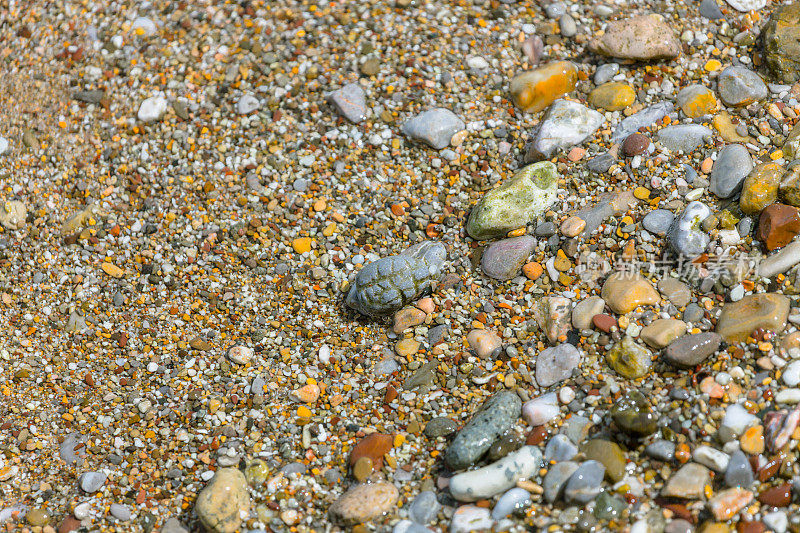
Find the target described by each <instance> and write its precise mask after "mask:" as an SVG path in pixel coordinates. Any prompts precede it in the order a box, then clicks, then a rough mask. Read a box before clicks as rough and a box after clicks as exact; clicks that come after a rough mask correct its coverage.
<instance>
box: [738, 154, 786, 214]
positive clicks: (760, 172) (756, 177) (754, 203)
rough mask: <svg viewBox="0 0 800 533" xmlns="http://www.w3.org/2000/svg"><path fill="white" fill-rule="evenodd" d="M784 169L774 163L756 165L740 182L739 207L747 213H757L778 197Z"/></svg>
mask: <svg viewBox="0 0 800 533" xmlns="http://www.w3.org/2000/svg"><path fill="white" fill-rule="evenodd" d="M783 173H784V169H783V167H781V166H780V165H778V164H776V163H761V164H759V165H756V166H755V168H753V170H751V171H750V173H749V174H748V175H747V177H746V178H745V180H744V182H743V183H742V196H741V198H740V199H739V208H740V209H741V210H742V212H743V213H745V214H747V215H757V214H759V213H761V211H762V210H763V209H764V208H765V207H767V206H768V205H770V204H773V203H775V201H776V200H777V199H778V184H780V181H781V177H782V176H783Z"/></svg>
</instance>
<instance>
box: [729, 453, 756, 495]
mask: <svg viewBox="0 0 800 533" xmlns="http://www.w3.org/2000/svg"><path fill="white" fill-rule="evenodd" d="M753 481H755V476H754V475H753V469H752V467H751V466H750V461H749V460H748V459H747V456H746V455H745V454H744V452H743V451H741V450H736V451H735V452H733V453H732V454H731V458H730V461H728V467H727V468H726V469H725V484H726V485H728V486H729V487H744V488H749V487H750V486H751V485H752V484H753Z"/></svg>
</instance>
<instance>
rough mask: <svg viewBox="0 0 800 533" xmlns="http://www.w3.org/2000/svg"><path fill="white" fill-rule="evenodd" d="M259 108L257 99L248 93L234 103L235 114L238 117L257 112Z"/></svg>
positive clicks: (259, 104)
mask: <svg viewBox="0 0 800 533" xmlns="http://www.w3.org/2000/svg"><path fill="white" fill-rule="evenodd" d="M259 107H261V102H259V101H258V98H256V97H255V96H254V95H252V94H250V93H246V94H243V95H242V96H241V98H239V100H238V101H237V102H236V113H238V114H240V115H249V114H250V113H252V112H254V111H256V110H258V108H259Z"/></svg>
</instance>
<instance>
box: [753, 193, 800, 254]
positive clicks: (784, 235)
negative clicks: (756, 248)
mask: <svg viewBox="0 0 800 533" xmlns="http://www.w3.org/2000/svg"><path fill="white" fill-rule="evenodd" d="M798 233H800V211H798V209H796V208H794V207H791V206H788V205H783V204H772V205H770V206H767V207H766V208H765V209H764V210H763V211H762V212H761V216H760V217H759V218H758V230H757V231H756V237H757V238H758V240H760V241H761V242H763V243H764V246H766V247H767V250H770V251H772V250H775V249H776V248H781V247H783V246H786V245H787V244H789V243H790V242H792V240H793V239H794V238H795V237H796V236H797V234H798Z"/></svg>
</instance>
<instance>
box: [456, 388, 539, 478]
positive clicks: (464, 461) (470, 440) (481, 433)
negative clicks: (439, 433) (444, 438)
mask: <svg viewBox="0 0 800 533" xmlns="http://www.w3.org/2000/svg"><path fill="white" fill-rule="evenodd" d="M553 396H555V394H554V395H553ZM521 404H522V402H521V401H520V399H519V397H518V396H517V395H516V394H515V393H513V392H510V391H501V392H499V393H497V394H495V395H494V396H492V397H491V398H489V399H488V400H487V401H486V403H484V405H483V406H482V407H481V408H480V410H479V411H478V412H476V413H475V414H474V415H473V417H472V419H470V421H469V422H467V424H466V425H465V426H464V427H463V428H462V429H461V431H459V432H458V434H456V437H455V438H454V439H453V441H452V443H451V444H450V446H448V448H447V450H445V453H444V460H445V462H446V463H447V465H448V466H449V467H450V468H452V469H453V470H463V469H465V468H467V467H469V466H471V465H472V464H474V463H475V462H476V461H477V460H478V459H479V458H480V457H481V456H482V455H483V454H484V453H485V452H486V450H488V449H489V447H490V446H491V445H492V444H493V443H494V441H495V440H497V438H498V437H499V436H500V435H502V434H503V433H504V432H505V431H507V430H508V429H509V428H510V427H511V425H512V424H513V423H514V422H515V421H516V420H517V419H518V418H519V415H520V411H521V410H522V405H521Z"/></svg>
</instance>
